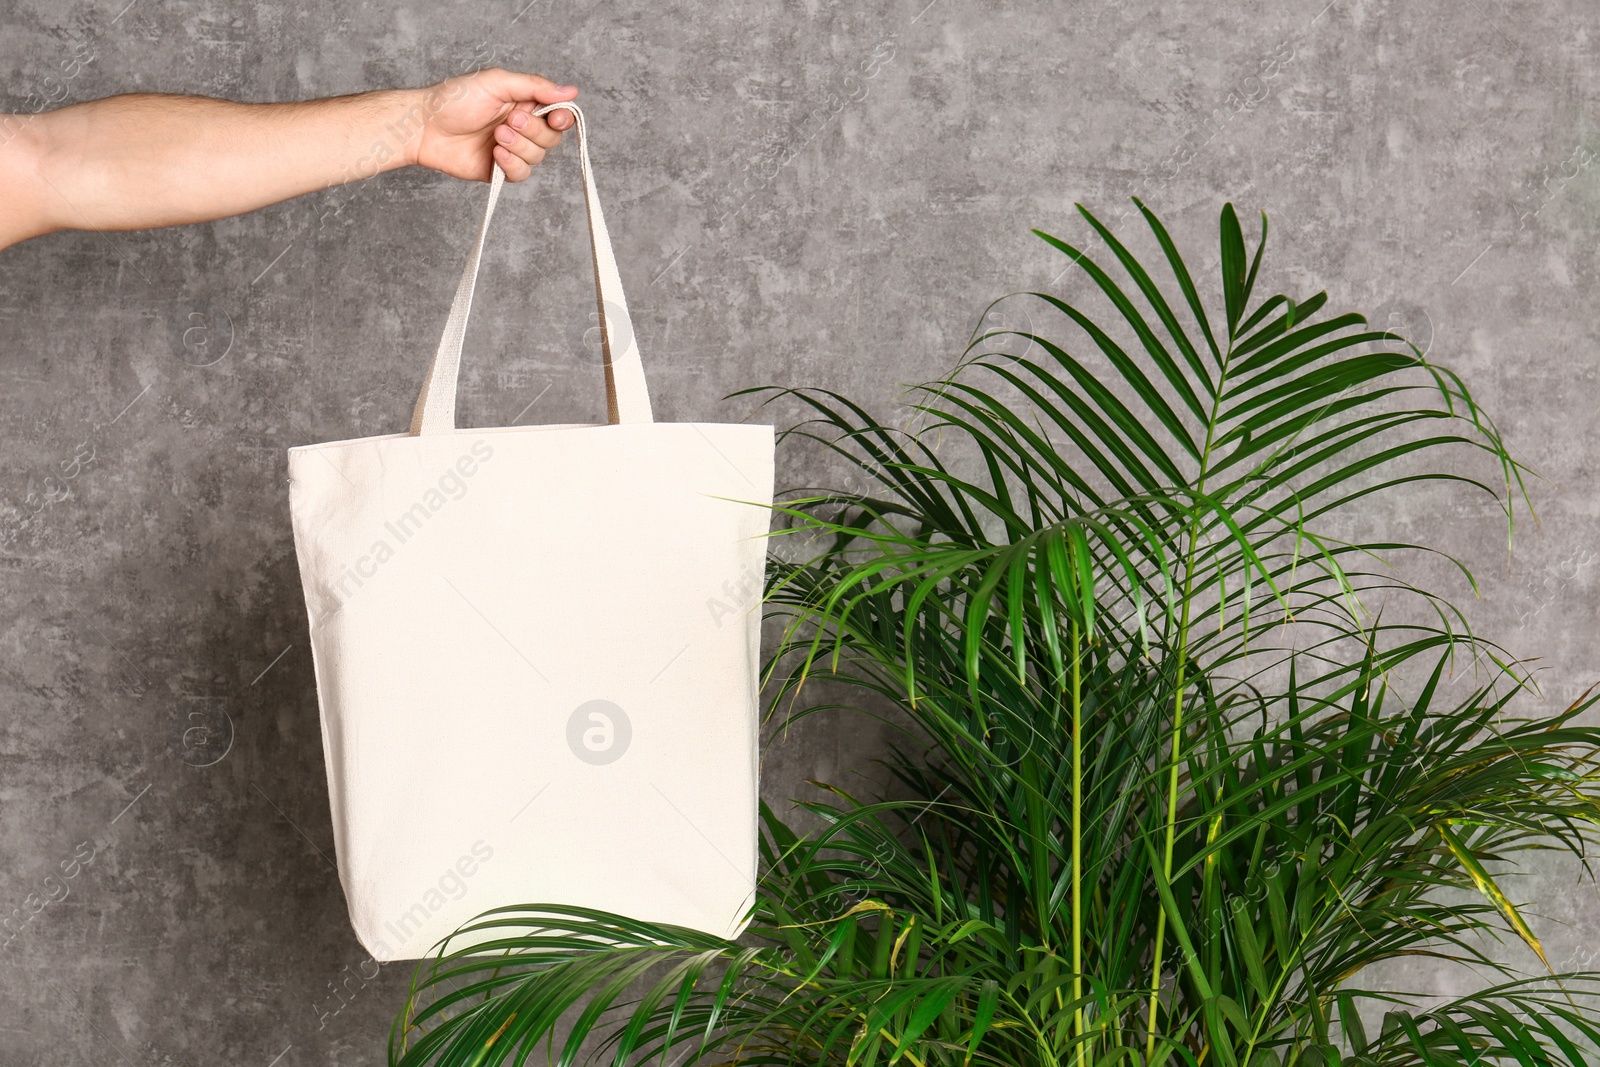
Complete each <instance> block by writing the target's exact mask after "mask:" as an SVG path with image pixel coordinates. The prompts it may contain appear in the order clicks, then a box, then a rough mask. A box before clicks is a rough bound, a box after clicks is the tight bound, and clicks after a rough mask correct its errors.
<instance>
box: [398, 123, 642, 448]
mask: <svg viewBox="0 0 1600 1067" xmlns="http://www.w3.org/2000/svg"><path fill="white" fill-rule="evenodd" d="M557 109H561V110H565V111H570V112H572V117H573V132H575V133H576V134H577V135H578V161H579V165H580V169H581V170H582V172H583V196H584V202H585V204H586V205H587V206H588V212H589V245H590V249H591V250H592V252H593V254H594V274H595V296H596V301H597V303H598V306H599V322H600V323H601V325H602V329H601V333H600V337H601V345H602V347H603V349H604V353H605V380H606V421H607V422H609V423H621V422H651V421H653V419H652V415H651V411H650V393H649V390H648V388H647V387H646V385H645V379H644V364H643V363H642V362H641V361H640V359H639V347H638V345H637V344H636V343H635V342H634V337H633V322H632V320H631V319H630V318H629V317H628V301H627V298H626V297H625V296H624V295H623V292H622V276H621V275H620V274H619V273H618V272H617V261H616V257H615V256H614V255H613V254H612V251H611V235H610V234H609V233H608V232H607V230H606V219H605V213H604V212H603V211H602V210H601V208H600V197H599V194H598V193H596V191H595V186H594V175H593V173H592V171H591V169H590V167H589V136H588V133H587V131H586V130H585V127H584V121H583V112H581V111H579V110H578V108H577V105H575V104H549V105H547V106H545V107H541V108H539V109H538V110H537V111H535V112H533V114H534V115H535V116H538V115H545V114H548V113H549V112H551V111H555V110H557ZM504 184H505V172H504V171H502V170H501V169H500V165H499V164H498V163H496V164H495V166H494V177H493V179H492V180H491V181H490V183H489V202H488V204H487V205H486V206H485V208H484V212H483V222H482V223H481V224H480V225H479V226H478V237H477V239H476V240H475V241H474V242H473V243H472V251H471V252H470V253H469V254H468V256H467V266H466V269H465V270H464V271H462V273H461V283H460V284H459V285H458V286H457V287H456V298H455V302H454V303H453V304H452V305H451V306H450V318H449V319H448V320H447V321H446V323H445V327H444V336H443V337H442V338H440V340H439V349H438V351H437V352H436V353H435V354H434V357H433V367H432V369H431V370H430V371H429V373H428V380H427V382H426V383H424V385H423V387H422V394H421V395H420V396H419V397H417V406H416V409H415V411H414V412H413V413H412V416H411V431H410V432H411V433H412V434H414V435H415V434H434V433H450V432H452V431H454V430H455V428H456V380H457V377H458V375H459V373H460V368H461V344H462V341H463V340H464V338H465V336H466V330H467V317H468V316H469V315H470V314H471V312H472V293H473V289H474V287H475V286H476V285H477V280H478V264H479V261H480V260H481V259H482V256H483V242H484V238H485V236H486V235H487V234H488V232H489V220H490V219H492V218H493V217H494V206H495V203H496V202H497V201H498V200H499V199H500V189H501V186H502V185H504Z"/></svg>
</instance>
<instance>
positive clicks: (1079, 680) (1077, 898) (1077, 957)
mask: <svg viewBox="0 0 1600 1067" xmlns="http://www.w3.org/2000/svg"><path fill="white" fill-rule="evenodd" d="M1072 1000H1073V1003H1074V1005H1075V1007H1074V1009H1073V1010H1074V1027H1075V1030H1076V1032H1077V1037H1078V1067H1083V1060H1084V1048H1083V650H1082V647H1081V645H1080V642H1079V633H1078V622H1077V620H1076V619H1074V620H1073V622H1072Z"/></svg>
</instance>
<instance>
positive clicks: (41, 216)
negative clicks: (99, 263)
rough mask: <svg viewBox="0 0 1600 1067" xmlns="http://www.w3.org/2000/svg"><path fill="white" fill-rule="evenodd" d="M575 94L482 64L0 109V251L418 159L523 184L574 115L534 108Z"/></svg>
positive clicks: (161, 221)
mask: <svg viewBox="0 0 1600 1067" xmlns="http://www.w3.org/2000/svg"><path fill="white" fill-rule="evenodd" d="M577 93H578V91H577V90H576V89H574V88H572V87H571V86H558V85H555V84H554V83H552V82H550V81H548V80H546V79H544V78H541V77H538V76H537V75H533V74H516V73H512V72H510V71H504V70H482V71H478V72H477V73H475V74H466V75H462V76H461V77H459V78H451V79H450V80H449V81H445V82H441V83H440V84H438V85H435V86H433V87H431V88H428V89H397V90H390V91H383V92H373V93H361V94H359V95H356V96H342V97H334V98H331V99H326V100H310V101H306V102H304V103H293V104H235V103H230V102H229V101H226V100H211V99H208V98H205V97H190V96H160V95H154V94H134V95H129V96H114V97H110V98H109V99H105V100H95V101H91V102H89V103H85V104H74V105H72V106H70V107H64V108H61V109H60V110H58V111H50V112H46V113H44V114H40V115H0V248H4V247H5V246H7V245H10V244H14V243H16V242H17V241H22V240H26V239H27V238H29V237H37V236H38V235H40V234H45V233H50V232H52V231H55V230H67V229H94V230H134V229H144V228H146V227H152V226H173V225H177V224H180V223H186V222H203V221H205V220H208V219H219V218H224V217H226V216H228V215H237V214H240V213H242V212H246V211H253V210H254V209H256V208H258V207H263V206H265V205H267V204H272V203H276V202H277V201H279V200H286V199H288V198H289V197H293V196H299V195H300V194H302V193H308V192H312V191H313V190H316V189H323V188H326V187H328V186H330V185H339V184H342V183H344V182H348V181H353V180H355V179H358V178H370V177H372V176H373V175H374V174H378V173H381V172H383V171H387V170H394V169H396V168H397V167H405V166H411V165H413V164H418V165H421V166H425V167H431V168H433V169H435V170H439V171H442V172H444V173H446V174H450V175H453V176H455V177H458V178H468V179H473V180H477V181H487V180H488V179H489V177H490V176H491V174H492V173H493V163H496V162H497V163H499V164H500V166H501V168H502V169H503V170H504V171H505V172H506V178H507V179H508V180H510V181H521V180H523V179H524V178H526V177H527V176H528V175H529V173H530V172H531V170H532V168H533V167H534V166H535V165H537V164H538V163H539V161H540V160H542V159H543V158H544V153H545V152H546V150H548V149H550V148H554V147H555V146H556V144H557V143H559V142H560V140H561V133H560V131H561V130H564V129H566V128H567V127H569V126H570V125H571V124H572V116H571V115H570V114H568V113H567V112H565V111H555V112H552V113H551V114H550V115H549V116H547V118H548V121H546V118H534V117H532V115H531V114H530V112H532V111H533V110H534V109H535V108H536V107H538V106H539V105H540V104H551V103H556V102H559V101H565V100H571V99H573V98H574V97H575V96H577Z"/></svg>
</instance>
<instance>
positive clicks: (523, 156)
mask: <svg viewBox="0 0 1600 1067" xmlns="http://www.w3.org/2000/svg"><path fill="white" fill-rule="evenodd" d="M423 93H424V98H423V116H424V117H423V121H422V131H421V136H420V137H419V138H417V141H416V149H415V154H414V156H413V160H412V161H413V162H415V163H417V164H419V165H421V166H424V167H431V168H432V169H434V170H437V171H441V172H443V173H445V174H449V175H451V176H452V177H455V178H467V179H471V180H474V181H481V182H486V181H488V180H489V179H490V178H491V177H492V176H493V175H494V166H493V164H495V163H498V164H500V169H501V170H503V171H505V172H506V180H507V181H513V182H520V181H522V180H523V179H524V178H526V177H528V175H529V174H531V173H533V168H534V167H536V166H538V165H539V162H540V161H541V160H543V159H544V155H545V153H546V152H548V151H549V150H550V149H552V148H554V147H555V146H556V145H558V144H560V143H561V131H562V130H565V129H567V128H569V127H570V126H571V125H572V121H573V120H572V115H571V113H570V112H566V111H552V112H551V113H550V114H548V115H545V116H540V117H537V118H536V117H534V115H533V114H532V112H533V111H534V110H535V109H536V108H538V107H539V106H540V105H542V104H555V103H562V102H565V101H568V100H571V99H573V98H575V97H576V96H577V95H578V90H577V89H575V88H573V87H572V86H570V85H556V84H555V83H554V82H552V81H550V80H549V79H548V78H541V77H539V76H538V75H537V74H518V73H515V72H513V71H509V70H501V69H499V68H498V67H492V68H490V69H488V70H480V71H477V72H475V73H473V74H463V75H461V76H459V77H456V78H451V79H449V80H448V81H443V82H440V83H439V84H438V85H435V86H434V87H433V88H431V89H426V90H423Z"/></svg>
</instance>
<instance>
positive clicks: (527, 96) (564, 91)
mask: <svg viewBox="0 0 1600 1067" xmlns="http://www.w3.org/2000/svg"><path fill="white" fill-rule="evenodd" d="M479 76H480V77H481V78H483V87H484V88H485V89H487V90H489V91H490V92H492V93H494V94H495V95H496V96H498V97H500V98H501V99H503V100H506V101H508V102H511V101H521V100H536V101H538V102H539V103H541V104H558V103H562V102H564V101H567V100H571V99H572V98H573V97H575V96H577V95H578V90H577V87H576V86H572V85H557V84H556V83H555V82H553V81H551V80H550V79H549V78H542V77H540V76H539V75H537V74H521V73H518V72H517V71H513V70H499V69H495V70H486V71H482V72H480V75H479Z"/></svg>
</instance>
